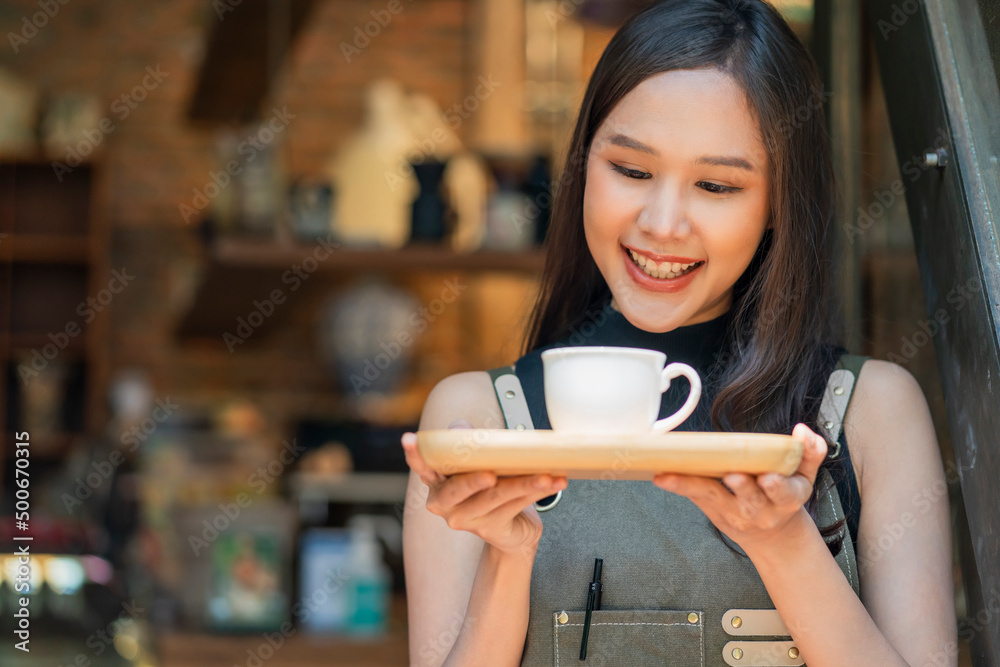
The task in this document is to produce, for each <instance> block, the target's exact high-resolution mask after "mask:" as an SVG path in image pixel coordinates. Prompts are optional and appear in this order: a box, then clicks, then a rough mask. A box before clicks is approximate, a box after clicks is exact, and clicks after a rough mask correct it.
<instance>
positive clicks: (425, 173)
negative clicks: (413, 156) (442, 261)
mask: <svg viewBox="0 0 1000 667" xmlns="http://www.w3.org/2000/svg"><path fill="white" fill-rule="evenodd" d="M410 166H411V167H413V173H414V174H415V175H416V177H417V182H418V183H419V184H420V194H418V195H417V198H416V199H414V200H413V217H412V222H411V228H410V242H414V241H419V242H428V241H430V242H440V241H442V240H443V239H444V237H445V233H446V232H447V230H446V229H445V215H446V213H447V210H448V205H447V203H446V202H445V200H444V197H443V195H442V194H441V182H442V179H443V177H444V168H445V163H444V162H438V161H436V160H424V161H422V162H421V163H420V164H411V165H410Z"/></svg>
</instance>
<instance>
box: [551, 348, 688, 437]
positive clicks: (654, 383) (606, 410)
mask: <svg viewBox="0 0 1000 667" xmlns="http://www.w3.org/2000/svg"><path fill="white" fill-rule="evenodd" d="M666 362H667V355H665V354H664V353H662V352H657V351H656V350H645V349H641V348H634V347H611V346H591V347H559V348H554V349H551V350H545V351H544V352H542V364H543V371H544V386H545V407H546V410H547V411H548V414H549V423H550V424H551V425H552V429H553V430H555V431H566V432H578V433H579V432H586V433H650V432H652V433H666V432H667V431H670V430H672V429H674V428H677V426H679V425H680V424H681V423H682V422H683V421H684V420H685V419H687V418H688V417H690V416H691V413H692V412H694V409H695V406H697V405H698V400H699V399H700V398H701V377H700V376H699V375H698V372H697V371H695V369H693V368H691V367H690V366H688V365H687V364H682V363H672V364H670V365H669V366H666V367H664V364H665V363H666ZM681 375H683V376H684V377H686V378H687V379H688V381H689V382H690V383H691V391H690V393H689V394H688V397H687V400H686V401H685V402H684V405H683V406H681V409H680V410H678V411H677V412H675V413H674V414H672V415H671V416H669V417H667V418H665V419H660V420H657V419H656V418H657V417H658V416H659V414H660V402H661V400H662V399H663V392H665V391H666V390H667V389H669V388H670V381H671V380H672V379H674V378H676V377H679V376H681Z"/></svg>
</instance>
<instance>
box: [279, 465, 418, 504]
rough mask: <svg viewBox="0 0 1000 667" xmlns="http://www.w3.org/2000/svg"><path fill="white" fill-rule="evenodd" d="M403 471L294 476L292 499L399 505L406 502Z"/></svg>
mask: <svg viewBox="0 0 1000 667" xmlns="http://www.w3.org/2000/svg"><path fill="white" fill-rule="evenodd" d="M409 479H410V474H409V473H406V472H385V473H379V472H367V473H365V472H358V473H348V474H342V475H328V474H324V473H307V472H299V473H293V474H292V475H291V476H290V477H289V487H290V489H291V492H292V496H293V497H294V498H295V499H296V500H298V501H300V502H301V501H307V502H308V501H323V502H331V503H386V504H387V505H392V504H394V503H402V502H404V501H405V500H406V485H407V483H408V482H409Z"/></svg>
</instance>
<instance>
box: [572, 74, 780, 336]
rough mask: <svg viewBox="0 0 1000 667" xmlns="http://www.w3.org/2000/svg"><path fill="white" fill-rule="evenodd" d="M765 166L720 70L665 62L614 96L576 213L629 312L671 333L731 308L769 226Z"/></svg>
mask: <svg viewBox="0 0 1000 667" xmlns="http://www.w3.org/2000/svg"><path fill="white" fill-rule="evenodd" d="M650 109H657V110H658V113H656V114H651V113H649V110H650ZM767 168H768V160H767V152H766V150H765V149H764V144H763V142H762V141H761V139H760V132H759V131H758V129H757V122H756V120H755V119H754V116H753V114H751V113H750V110H749V108H748V106H747V103H746V100H745V97H744V95H743V92H742V90H741V89H740V87H739V86H738V85H737V83H736V81H735V80H734V79H733V78H732V77H731V76H729V75H727V74H725V73H723V72H721V71H719V70H717V69H696V70H674V71H668V72H663V73H661V74H657V75H655V76H652V77H650V78H648V79H646V80H645V81H643V82H642V83H640V84H639V85H638V86H636V87H635V88H633V89H632V90H631V91H630V92H629V93H628V94H627V95H625V96H624V97H623V98H622V100H621V102H619V103H618V104H617V106H615V108H614V110H613V111H612V112H611V113H610V114H609V115H608V118H607V119H606V120H605V121H604V123H603V124H602V125H601V127H600V129H599V130H598V132H597V134H596V135H595V137H594V142H593V144H592V145H591V149H590V153H589V156H588V161H587V187H586V190H585V192H584V203H583V223H584V230H585V232H586V238H587V245H588V247H589V249H590V254H591V255H592V256H593V258H594V261H595V262H596V264H597V267H598V269H600V271H601V275H603V276H604V277H605V279H606V280H607V282H608V283H609V284H616V285H620V286H621V287H620V289H619V290H617V291H614V303H615V304H616V306H618V307H619V308H621V309H623V312H625V313H626V315H628V316H629V320H630V321H632V322H634V323H635V324H636V325H638V326H640V327H641V328H643V329H646V330H648V331H669V330H670V329H673V328H675V327H677V326H682V325H685V324H696V323H698V322H703V321H706V320H710V319H714V318H715V317H718V316H719V315H721V314H722V313H724V312H726V311H727V310H729V308H730V305H731V303H732V291H733V285H734V283H735V282H736V280H737V279H738V278H739V277H740V275H741V274H742V273H743V271H744V270H745V269H746V268H747V266H749V265H750V260H751V259H753V255H754V251H755V249H756V248H757V247H758V246H759V245H760V241H761V238H762V237H763V234H764V230H765V228H766V227H767V225H768V221H769V211H768V201H769V197H768V193H769V185H770V182H769V178H768V173H767ZM623 249H624V250H625V251H627V252H623Z"/></svg>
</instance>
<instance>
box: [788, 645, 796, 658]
mask: <svg viewBox="0 0 1000 667" xmlns="http://www.w3.org/2000/svg"><path fill="white" fill-rule="evenodd" d="M788 657H789V658H797V657H799V649H797V648H795V647H794V646H793V647H792V648H790V649H788Z"/></svg>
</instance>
